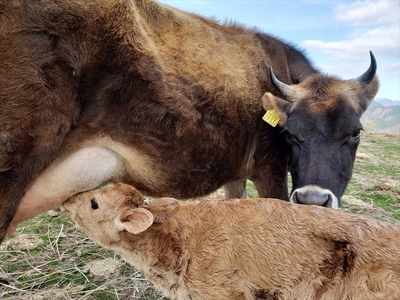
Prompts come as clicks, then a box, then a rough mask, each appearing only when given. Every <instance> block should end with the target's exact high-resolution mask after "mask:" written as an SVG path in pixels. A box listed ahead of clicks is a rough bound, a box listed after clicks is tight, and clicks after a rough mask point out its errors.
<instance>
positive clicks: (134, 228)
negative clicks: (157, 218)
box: [116, 208, 154, 234]
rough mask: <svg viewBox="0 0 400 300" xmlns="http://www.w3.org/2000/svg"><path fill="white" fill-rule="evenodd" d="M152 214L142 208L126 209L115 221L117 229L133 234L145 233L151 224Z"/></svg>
mask: <svg viewBox="0 0 400 300" xmlns="http://www.w3.org/2000/svg"><path fill="white" fill-rule="evenodd" d="M153 220H154V217H153V214H152V213H151V212H149V211H148V210H147V209H144V208H135V209H126V210H124V211H123V212H122V213H121V214H120V216H119V218H117V219H116V226H117V229H118V230H120V231H122V230H126V231H129V232H130V233H133V234H139V233H141V232H143V231H145V230H146V229H147V228H149V227H150V226H151V224H153Z"/></svg>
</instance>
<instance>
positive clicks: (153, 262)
mask: <svg viewBox="0 0 400 300" xmlns="http://www.w3.org/2000/svg"><path fill="white" fill-rule="evenodd" d="M63 206H64V208H65V210H66V213H67V215H68V216H69V217H70V218H72V220H73V221H74V222H75V223H76V224H77V225H78V227H79V228H80V229H81V230H82V231H83V232H85V233H86V234H87V235H88V236H89V237H90V238H91V239H93V240H94V241H95V242H97V243H99V244H100V245H102V246H103V247H105V248H107V249H110V250H113V251H116V252H117V253H119V254H120V255H121V256H122V257H123V258H124V259H125V260H126V261H127V262H129V263H130V264H132V265H133V266H134V267H136V268H138V269H140V270H142V271H143V272H144V274H145V275H146V277H147V278H148V279H149V280H151V281H152V282H153V283H154V285H155V286H156V287H157V288H158V289H160V290H162V291H163V292H164V293H165V295H167V296H169V297H172V298H173V299H175V298H176V299H180V300H187V299H192V300H198V299H204V300H209V299H221V300H225V299H226V300H227V299H229V300H253V299H264V300H266V299H268V300H270V299H275V300H284V299H285V300H288V299H292V300H294V299H297V300H328V299H329V300H349V299H363V300H378V299H382V300H397V299H400V255H399V253H400V240H399V236H400V228H398V227H394V226H392V225H389V224H384V223H381V222H378V221H375V220H368V219H365V218H362V217H359V216H355V215H350V214H346V213H344V212H341V211H336V210H332V209H327V208H322V207H317V206H304V205H296V204H292V203H287V202H283V201H279V200H274V199H242V200H201V201H194V202H187V203H179V202H178V201H177V200H175V199H171V198H167V199H165V198H164V199H156V200H153V202H151V203H150V204H149V205H147V204H145V203H144V202H143V197H142V196H141V195H140V194H139V193H138V192H137V191H136V190H135V189H134V188H133V187H131V186H128V185H125V184H117V185H115V186H113V187H108V188H105V189H102V190H97V191H92V192H87V193H83V194H80V195H77V196H74V197H73V198H71V199H69V200H67V201H66V202H65V203H64V205H63Z"/></svg>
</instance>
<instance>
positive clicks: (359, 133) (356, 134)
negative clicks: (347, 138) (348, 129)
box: [351, 129, 361, 139]
mask: <svg viewBox="0 0 400 300" xmlns="http://www.w3.org/2000/svg"><path fill="white" fill-rule="evenodd" d="M360 135H361V129H357V130H355V131H354V132H353V134H352V135H351V138H352V139H359V138H360Z"/></svg>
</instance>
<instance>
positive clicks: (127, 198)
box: [62, 183, 153, 246]
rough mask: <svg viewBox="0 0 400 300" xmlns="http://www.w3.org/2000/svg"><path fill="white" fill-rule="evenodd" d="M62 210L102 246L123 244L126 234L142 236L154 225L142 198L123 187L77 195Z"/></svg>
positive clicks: (130, 187) (125, 186) (114, 186)
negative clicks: (122, 239) (122, 232)
mask: <svg viewBox="0 0 400 300" xmlns="http://www.w3.org/2000/svg"><path fill="white" fill-rule="evenodd" d="M62 209H63V210H64V211H65V212H66V214H67V216H68V217H70V218H71V219H72V220H73V221H74V222H75V224H76V225H77V226H78V228H79V229H81V230H82V231H83V232H84V233H86V234H87V235H88V236H89V237H90V238H91V239H92V240H93V241H95V242H97V243H99V244H100V245H102V246H109V245H112V244H114V243H117V242H118V241H120V235H119V233H120V232H121V231H123V230H126V231H129V232H131V233H133V234H139V233H141V232H143V231H145V230H146V229H147V228H149V227H150V226H151V225H152V224H153V215H152V213H151V212H150V211H148V210H147V209H146V204H145V203H144V198H143V196H142V195H141V194H140V193H139V192H138V191H137V190H136V189H135V188H134V187H132V186H130V185H127V184H122V183H118V184H116V185H113V186H111V187H110V186H106V187H104V188H100V189H97V190H94V191H90V192H85V193H80V194H77V195H75V196H73V197H71V198H69V199H68V200H66V201H65V202H64V203H63V205H62Z"/></svg>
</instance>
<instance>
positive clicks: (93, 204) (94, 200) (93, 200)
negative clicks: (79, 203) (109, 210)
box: [90, 198, 99, 209]
mask: <svg viewBox="0 0 400 300" xmlns="http://www.w3.org/2000/svg"><path fill="white" fill-rule="evenodd" d="M90 206H91V207H92V209H98V208H99V205H98V204H97V201H96V199H94V198H92V199H90Z"/></svg>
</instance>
